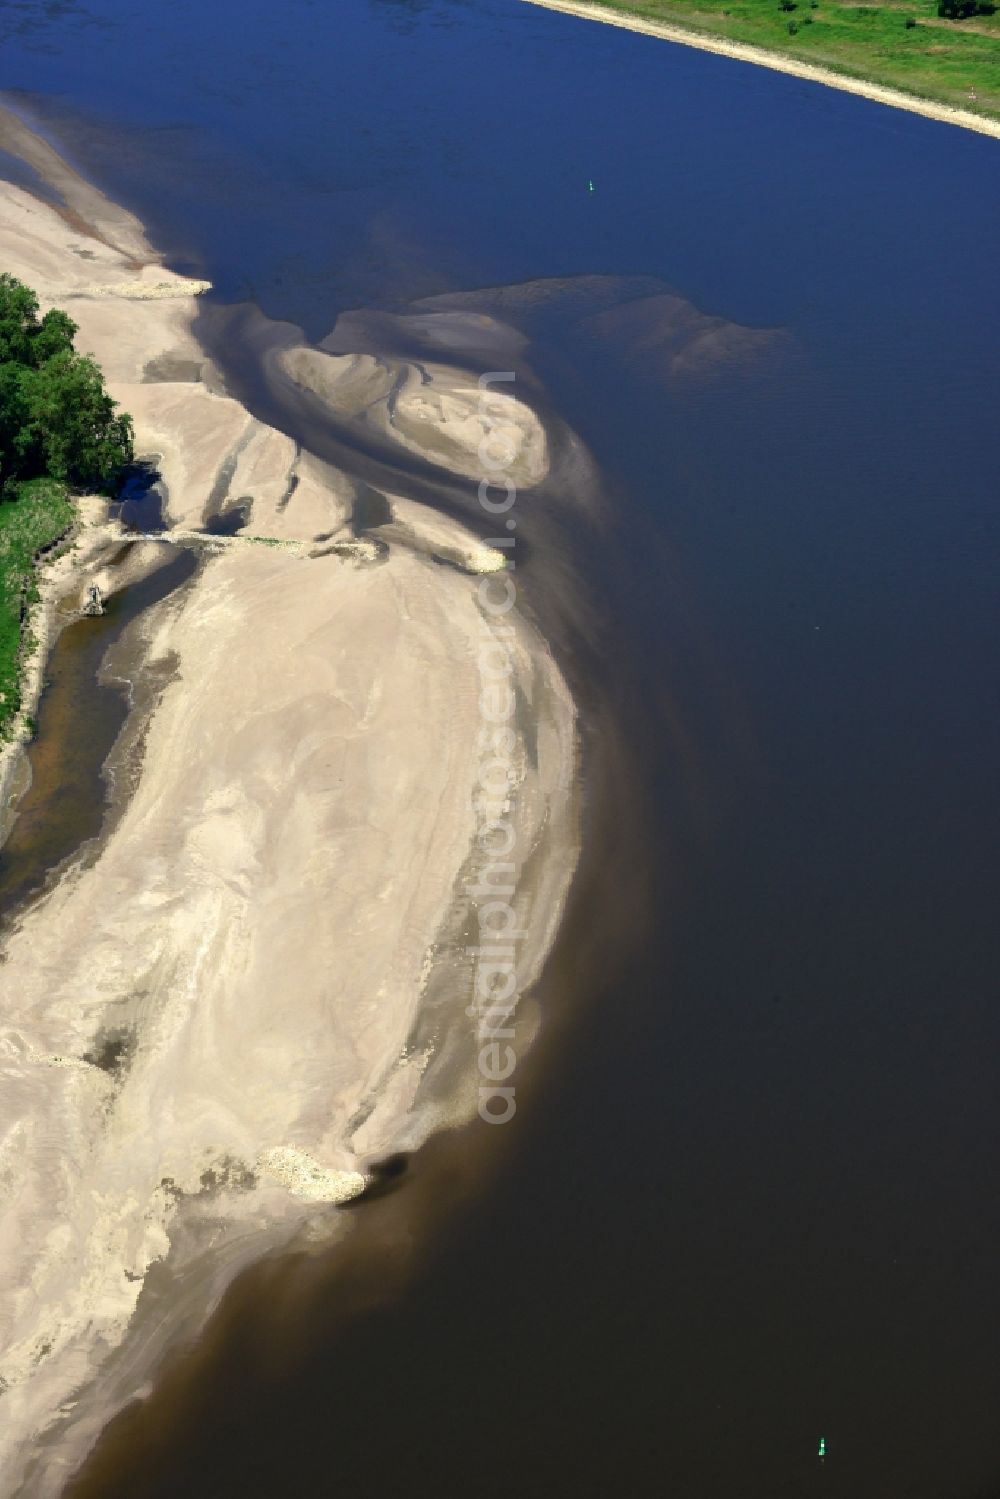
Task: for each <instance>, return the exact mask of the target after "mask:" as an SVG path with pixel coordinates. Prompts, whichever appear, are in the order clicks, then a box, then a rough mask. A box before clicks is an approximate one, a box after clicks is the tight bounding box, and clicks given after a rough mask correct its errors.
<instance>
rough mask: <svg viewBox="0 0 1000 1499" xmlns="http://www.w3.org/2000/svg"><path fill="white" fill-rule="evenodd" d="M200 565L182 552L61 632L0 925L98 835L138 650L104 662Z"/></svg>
mask: <svg viewBox="0 0 1000 1499" xmlns="http://www.w3.org/2000/svg"><path fill="white" fill-rule="evenodd" d="M121 560H123V557H122V558H120V559H119V565H120V562H121ZM196 566H197V561H196V558H195V556H194V555H193V554H192V553H190V552H184V551H182V552H179V553H178V554H177V555H176V556H174V557H171V558H170V560H169V561H166V562H165V563H164V565H163V566H162V567H160V568H158V569H157V570H156V571H155V572H154V573H151V574H150V575H149V576H148V577H146V578H143V579H141V580H140V581H139V582H136V583H132V584H129V585H128V586H127V587H125V588H122V589H121V590H119V591H117V592H115V593H112V594H111V595H110V597H109V598H108V599H107V602H106V605H105V611H104V613H103V614H101V615H96V616H92V617H82V618H79V619H75V620H74V621H73V622H72V623H71V624H69V625H67V626H66V627H65V629H64V630H62V632H61V633H60V635H59V637H58V639H57V641H56V644H55V647H54V649H53V651H52V653H51V655H50V657H49V660H48V662H47V664H46V669H45V688H44V691H43V693H42V696H41V700H40V702H39V706H38V712H37V715H36V717H37V722H38V729H37V732H36V734H35V736H34V738H33V739H32V741H31V743H30V745H29V746H28V750H27V756H28V763H29V766H30V768H31V784H30V786H29V788H28V790H27V792H26V793H25V795H24V797H23V798H22V800H21V803H20V806H19V809H18V815H17V818H16V820H15V822H14V825H13V828H12V829H11V832H10V835H9V836H8V838H7V840H6V842H5V843H4V844H3V845H2V847H0V928H2V926H3V925H6V924H7V923H8V922H9V921H10V920H12V919H13V918H14V916H15V914H16V912H17V910H18V908H19V907H20V906H21V905H22V904H23V902H25V901H26V900H28V899H30V898H31V897H33V896H37V895H38V894H39V893H40V892H41V891H42V890H43V889H44V887H45V886H46V884H47V883H48V882H49V881H50V880H51V879H53V878H55V877H56V875H57V873H58V872H59V871H60V870H62V869H64V868H65V866H66V863H67V861H68V860H70V859H71V858H73V857H74V856H77V855H80V854H81V852H82V851H83V850H84V846H85V845H88V844H91V843H92V842H93V840H95V839H97V838H98V836H99V834H100V832H101V830H102V827H103V826H104V823H105V821H106V818H107V815H108V810H109V809H108V790H109V781H108V769H107V767H108V757H109V756H110V755H111V753H112V751H113V749H114V746H115V743H116V740H117V739H118V736H119V734H120V733H121V730H122V728H123V726H124V724H125V720H126V718H127V716H128V713H129V708H130V705H131V703H132V702H133V691H134V689H133V685H132V676H133V674H135V675H138V666H139V662H138V659H137V652H135V651H133V652H131V653H129V652H128V651H127V650H126V651H121V652H119V653H118V655H119V659H116V661H115V663H114V668H113V669H111V670H109V671H106V672H105V671H102V665H103V663H105V661H106V660H107V658H108V655H109V653H110V652H112V651H114V650H115V648H116V647H117V646H119V645H120V644H122V643H123V637H124V636H125V632H126V631H127V630H128V628H129V626H130V625H131V624H132V623H133V622H134V621H136V620H138V619H139V618H140V617H141V616H142V615H143V614H144V613H145V612H146V610H148V609H150V608H152V607H153V605H154V604H158V603H160V602H162V600H164V599H166V598H168V597H169V596H170V594H171V593H173V592H174V591H175V590H176V589H178V588H180V587H181V586H182V585H183V584H184V583H186V582H187V581H188V580H189V579H190V578H191V577H192V575H193V573H194V571H195V568H196ZM67 607H68V606H67ZM145 686H146V688H149V687H151V686H152V684H151V683H147V684H145ZM84 857H86V854H84Z"/></svg>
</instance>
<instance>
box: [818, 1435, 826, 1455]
mask: <svg viewBox="0 0 1000 1499" xmlns="http://www.w3.org/2000/svg"><path fill="white" fill-rule="evenodd" d="M817 1456H818V1457H826V1437H820V1439H819V1451H818V1453H817Z"/></svg>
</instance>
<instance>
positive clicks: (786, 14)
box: [593, 0, 1000, 120]
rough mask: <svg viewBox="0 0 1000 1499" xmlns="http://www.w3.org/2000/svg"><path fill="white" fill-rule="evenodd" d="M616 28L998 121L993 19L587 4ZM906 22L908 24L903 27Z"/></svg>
mask: <svg viewBox="0 0 1000 1499" xmlns="http://www.w3.org/2000/svg"><path fill="white" fill-rule="evenodd" d="M593 3H595V5H596V7H597V8H599V9H600V10H604V11H608V12H610V13H611V15H609V19H611V18H612V17H613V16H614V15H617V16H620V17H622V18H627V17H632V16H638V17H640V18H641V19H642V20H644V21H648V22H651V23H653V24H654V25H655V24H660V25H663V26H668V27H678V28H682V29H684V30H689V31H692V32H696V33H698V34H699V35H701V36H705V37H718V38H722V39H724V40H725V41H727V42H735V43H742V44H744V45H747V46H753V47H760V48H763V49H765V50H766V51H768V52H772V53H776V54H778V55H779V56H782V57H789V58H794V59H795V60H796V61H798V62H801V63H805V64H809V65H811V66H813V67H817V68H825V69H828V70H829V71H831V72H834V73H841V74H846V75H849V76H851V77H855V78H859V79H863V80H865V81H867V82H870V83H875V84H879V85H882V86H883V87H887V88H894V89H900V90H902V91H903V92H904V93H909V94H914V95H916V96H917V97H919V98H922V99H930V100H934V101H936V102H938V103H942V104H946V105H950V106H952V107H953V108H958V109H963V110H967V111H969V112H971V113H974V114H979V115H982V116H984V117H985V118H987V119H991V120H1000V9H998V10H997V12H996V13H995V14H994V15H977V16H975V17H974V18H972V19H969V20H964V21H949V20H945V19H943V18H942V17H939V16H938V13H937V3H936V0H917V3H915V4H906V3H905V0H890V3H888V4H885V3H883V4H880V5H859V4H856V3H849V0H784V3H785V4H787V5H789V6H790V7H791V8H790V9H787V10H786V9H782V6H781V4H780V3H779V0H718V3H711V0H627V3H626V0H593ZM908 22H910V23H912V24H907V23H908Z"/></svg>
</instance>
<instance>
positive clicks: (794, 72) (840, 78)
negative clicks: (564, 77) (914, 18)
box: [527, 0, 1000, 140]
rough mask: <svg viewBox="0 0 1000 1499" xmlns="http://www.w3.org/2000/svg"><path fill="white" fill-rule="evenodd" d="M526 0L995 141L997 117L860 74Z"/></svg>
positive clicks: (574, 5)
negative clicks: (872, 80) (975, 112)
mask: <svg viewBox="0 0 1000 1499" xmlns="http://www.w3.org/2000/svg"><path fill="white" fill-rule="evenodd" d="M527 3H528V4H530V5H540V6H542V7H544V9H546V10H560V11H564V12H565V13H566V14H567V15H571V16H579V17H580V18H581V19H583V20H586V21H601V22H603V23H604V24H605V25H606V26H617V27H619V28H621V29H622V30H624V31H638V32H640V33H641V34H642V35H643V36H653V37H659V39H660V41H663V42H676V43H677V44H678V45H679V46H682V47H696V48H698V50H699V51H701V52H714V53H715V54H716V55H717V56H719V57H731V58H732V59H733V60H734V61H736V62H749V63H753V64H755V66H757V67H759V68H770V69H771V70H772V71H773V72H776V73H788V74H789V75H790V76H791V77H793V78H802V79H805V80H806V81H807V82H809V83H821V84H823V85H824V86H825V87H826V88H835V89H840V90H841V92H842V93H845V94H856V95H858V96H859V97H860V98H862V99H870V100H872V102H873V103H875V104H885V105H887V106H888V107H889V108H891V109H905V110H908V111H909V112H910V113H911V114H918V115H923V116H924V117H925V119H928V120H938V121H940V122H941V123H943V124H946V125H957V126H959V127H960V128H961V129H962V130H973V131H975V132H976V133H977V134H978V135H989V136H992V137H993V139H994V140H1000V120H988V119H985V118H984V117H983V116H982V115H977V114H973V113H972V112H971V111H970V110H966V109H955V108H953V107H952V106H951V105H949V104H936V103H935V102H934V101H933V100H931V99H921V98H920V97H919V96H918V95H916V94H907V93H904V92H903V91H902V90H901V89H894V88H887V87H886V86H885V85H883V84H880V83H868V82H866V81H865V80H864V79H863V78H852V77H849V76H848V75H847V74H843V73H834V72H832V71H831V70H830V69H828V68H820V67H815V66H813V65H812V64H811V63H806V62H800V61H799V60H798V59H797V58H794V57H783V56H782V55H781V54H780V53H778V52H768V51H767V50H766V49H765V48H763V47H754V46H751V45H749V44H748V43H744V42H731V41H729V40H728V39H727V38H726V37H721V36H719V37H716V36H710V35H707V34H705V33H703V32H698V31H689V30H687V29H685V28H684V27H681V26H670V25H667V24H665V23H663V22H660V21H647V20H645V19H644V18H643V17H642V16H635V15H629V14H627V13H624V12H621V11H613V10H608V9H607V8H605V7H604V6H601V5H588V4H587V3H586V0H527Z"/></svg>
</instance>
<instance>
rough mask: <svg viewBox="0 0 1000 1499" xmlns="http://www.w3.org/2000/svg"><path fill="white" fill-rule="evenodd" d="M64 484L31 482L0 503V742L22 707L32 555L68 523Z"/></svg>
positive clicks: (33, 584)
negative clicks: (23, 648)
mask: <svg viewBox="0 0 1000 1499" xmlns="http://www.w3.org/2000/svg"><path fill="white" fill-rule="evenodd" d="M73 519H74V510H73V506H72V503H71V502H70V499H69V495H68V494H67V491H66V486H65V485H64V484H60V483H59V482H58V481H57V480H55V479H33V480H30V481H29V482H27V483H25V484H22V485H21V486H20V489H19V492H18V495H17V498H16V499H14V500H5V501H3V503H0V738H2V737H6V736H7V735H8V734H9V732H10V728H11V725H12V723H13V720H14V718H15V717H16V716H17V714H18V712H19V710H20V707H21V660H22V645H24V644H26V643H27V642H26V641H25V640H24V639H23V636H24V633H25V631H26V629H27V617H26V618H25V619H24V620H23V621H22V610H27V611H28V612H29V613H30V609H31V607H32V605H33V604H35V603H36V602H37V600H38V582H37V578H36V576H35V574H36V563H35V557H36V554H37V553H38V552H39V551H40V550H41V548H43V547H47V546H51V545H52V544H53V543H54V542H56V541H58V539H59V537H60V536H62V535H63V534H64V533H65V532H66V531H67V530H68V529H69V527H70V526H71V525H72V524H73Z"/></svg>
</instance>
